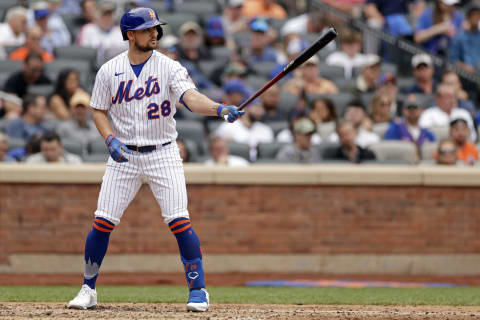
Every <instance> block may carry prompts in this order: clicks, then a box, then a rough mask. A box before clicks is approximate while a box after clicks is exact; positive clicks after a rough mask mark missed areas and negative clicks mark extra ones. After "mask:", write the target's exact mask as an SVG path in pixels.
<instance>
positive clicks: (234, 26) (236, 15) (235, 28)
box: [222, 0, 248, 38]
mask: <svg viewBox="0 0 480 320" xmlns="http://www.w3.org/2000/svg"><path fill="white" fill-rule="evenodd" d="M243 3H244V0H228V1H227V6H226V7H225V9H224V10H223V15H222V19H223V26H224V28H225V32H226V33H227V37H228V38H230V37H232V36H233V35H234V34H235V33H238V32H241V31H246V30H248V19H247V18H245V16H243V14H242V10H243Z"/></svg>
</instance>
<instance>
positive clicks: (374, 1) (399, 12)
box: [364, 0, 417, 37]
mask: <svg viewBox="0 0 480 320" xmlns="http://www.w3.org/2000/svg"><path fill="white" fill-rule="evenodd" d="M409 2H411V1H409V0H397V1H389V0H367V5H366V6H365V9H364V13H365V16H366V17H367V19H369V20H376V23H375V25H380V26H383V27H384V28H386V30H387V31H388V32H389V33H391V34H392V35H393V36H395V37H399V36H409V35H412V34H413V29H412V26H411V25H410V23H409V22H408V15H409V10H408V5H409ZM416 2H417V1H416ZM369 24H371V23H369Z"/></svg>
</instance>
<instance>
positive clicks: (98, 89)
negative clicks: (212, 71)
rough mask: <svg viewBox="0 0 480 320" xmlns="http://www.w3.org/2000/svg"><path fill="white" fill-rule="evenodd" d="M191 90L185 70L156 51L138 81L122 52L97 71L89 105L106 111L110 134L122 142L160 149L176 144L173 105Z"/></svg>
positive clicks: (193, 86)
mask: <svg viewBox="0 0 480 320" xmlns="http://www.w3.org/2000/svg"><path fill="white" fill-rule="evenodd" d="M193 88H195V84H194V83H193V82H192V80H191V78H190V76H189V75H188V72H187V70H186V69H185V68H184V67H182V66H181V65H180V63H178V62H177V61H175V60H172V59H170V58H168V57H167V56H165V55H163V54H162V53H160V52H158V51H156V50H154V51H153V53H152V55H151V57H150V58H149V59H148V60H147V61H146V62H145V65H144V66H143V68H142V71H141V72H140V75H139V77H138V78H137V76H136V75H135V73H134V71H133V69H132V66H131V65H130V60H129V59H128V51H125V52H123V53H121V54H119V55H118V56H116V57H115V58H113V59H112V60H110V61H108V62H106V63H105V64H104V65H103V66H102V67H101V68H100V70H99V71H98V73H97V76H96V79H95V85H94V87H93V92H92V98H91V102H90V104H91V106H92V107H93V108H95V109H100V110H108V111H109V112H108V113H109V116H110V124H111V126H112V129H113V133H114V134H115V136H116V137H117V138H118V139H119V140H120V141H121V142H123V143H125V144H133V145H137V146H147V145H161V144H163V143H166V142H169V141H175V140H176V138H177V135H178V134H177V130H176V128H175V119H173V115H174V114H175V112H176V107H175V105H176V103H177V102H178V101H179V99H180V96H181V95H182V94H183V93H184V92H185V91H187V90H188V89H193Z"/></svg>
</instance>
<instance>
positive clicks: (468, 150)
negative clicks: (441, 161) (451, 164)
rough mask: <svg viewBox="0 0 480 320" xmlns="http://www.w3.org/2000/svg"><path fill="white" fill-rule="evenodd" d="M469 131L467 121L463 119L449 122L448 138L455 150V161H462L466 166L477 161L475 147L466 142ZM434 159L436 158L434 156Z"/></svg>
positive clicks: (436, 155)
mask: <svg viewBox="0 0 480 320" xmlns="http://www.w3.org/2000/svg"><path fill="white" fill-rule="evenodd" d="M469 137H470V129H469V128H468V124H467V121H465V119H463V118H455V119H453V120H452V121H450V138H451V139H452V141H453V143H454V144H455V147H456V149H457V160H460V161H463V162H464V163H465V164H467V165H473V164H474V163H475V161H478V151H477V148H476V147H475V145H474V144H473V143H472V142H470V141H468V140H469ZM434 157H438V154H435V155H434Z"/></svg>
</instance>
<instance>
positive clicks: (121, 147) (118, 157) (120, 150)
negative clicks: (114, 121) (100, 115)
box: [105, 135, 132, 162]
mask: <svg viewBox="0 0 480 320" xmlns="http://www.w3.org/2000/svg"><path fill="white" fill-rule="evenodd" d="M105 144H106V145H107V148H108V152H110V156H111V157H112V159H113V160H115V161H117V162H128V160H127V158H125V153H132V152H131V151H130V150H129V149H128V148H127V146H126V145H125V144H123V143H122V142H120V140H118V139H117V138H116V137H115V136H113V135H109V136H108V137H107V139H105Z"/></svg>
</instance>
